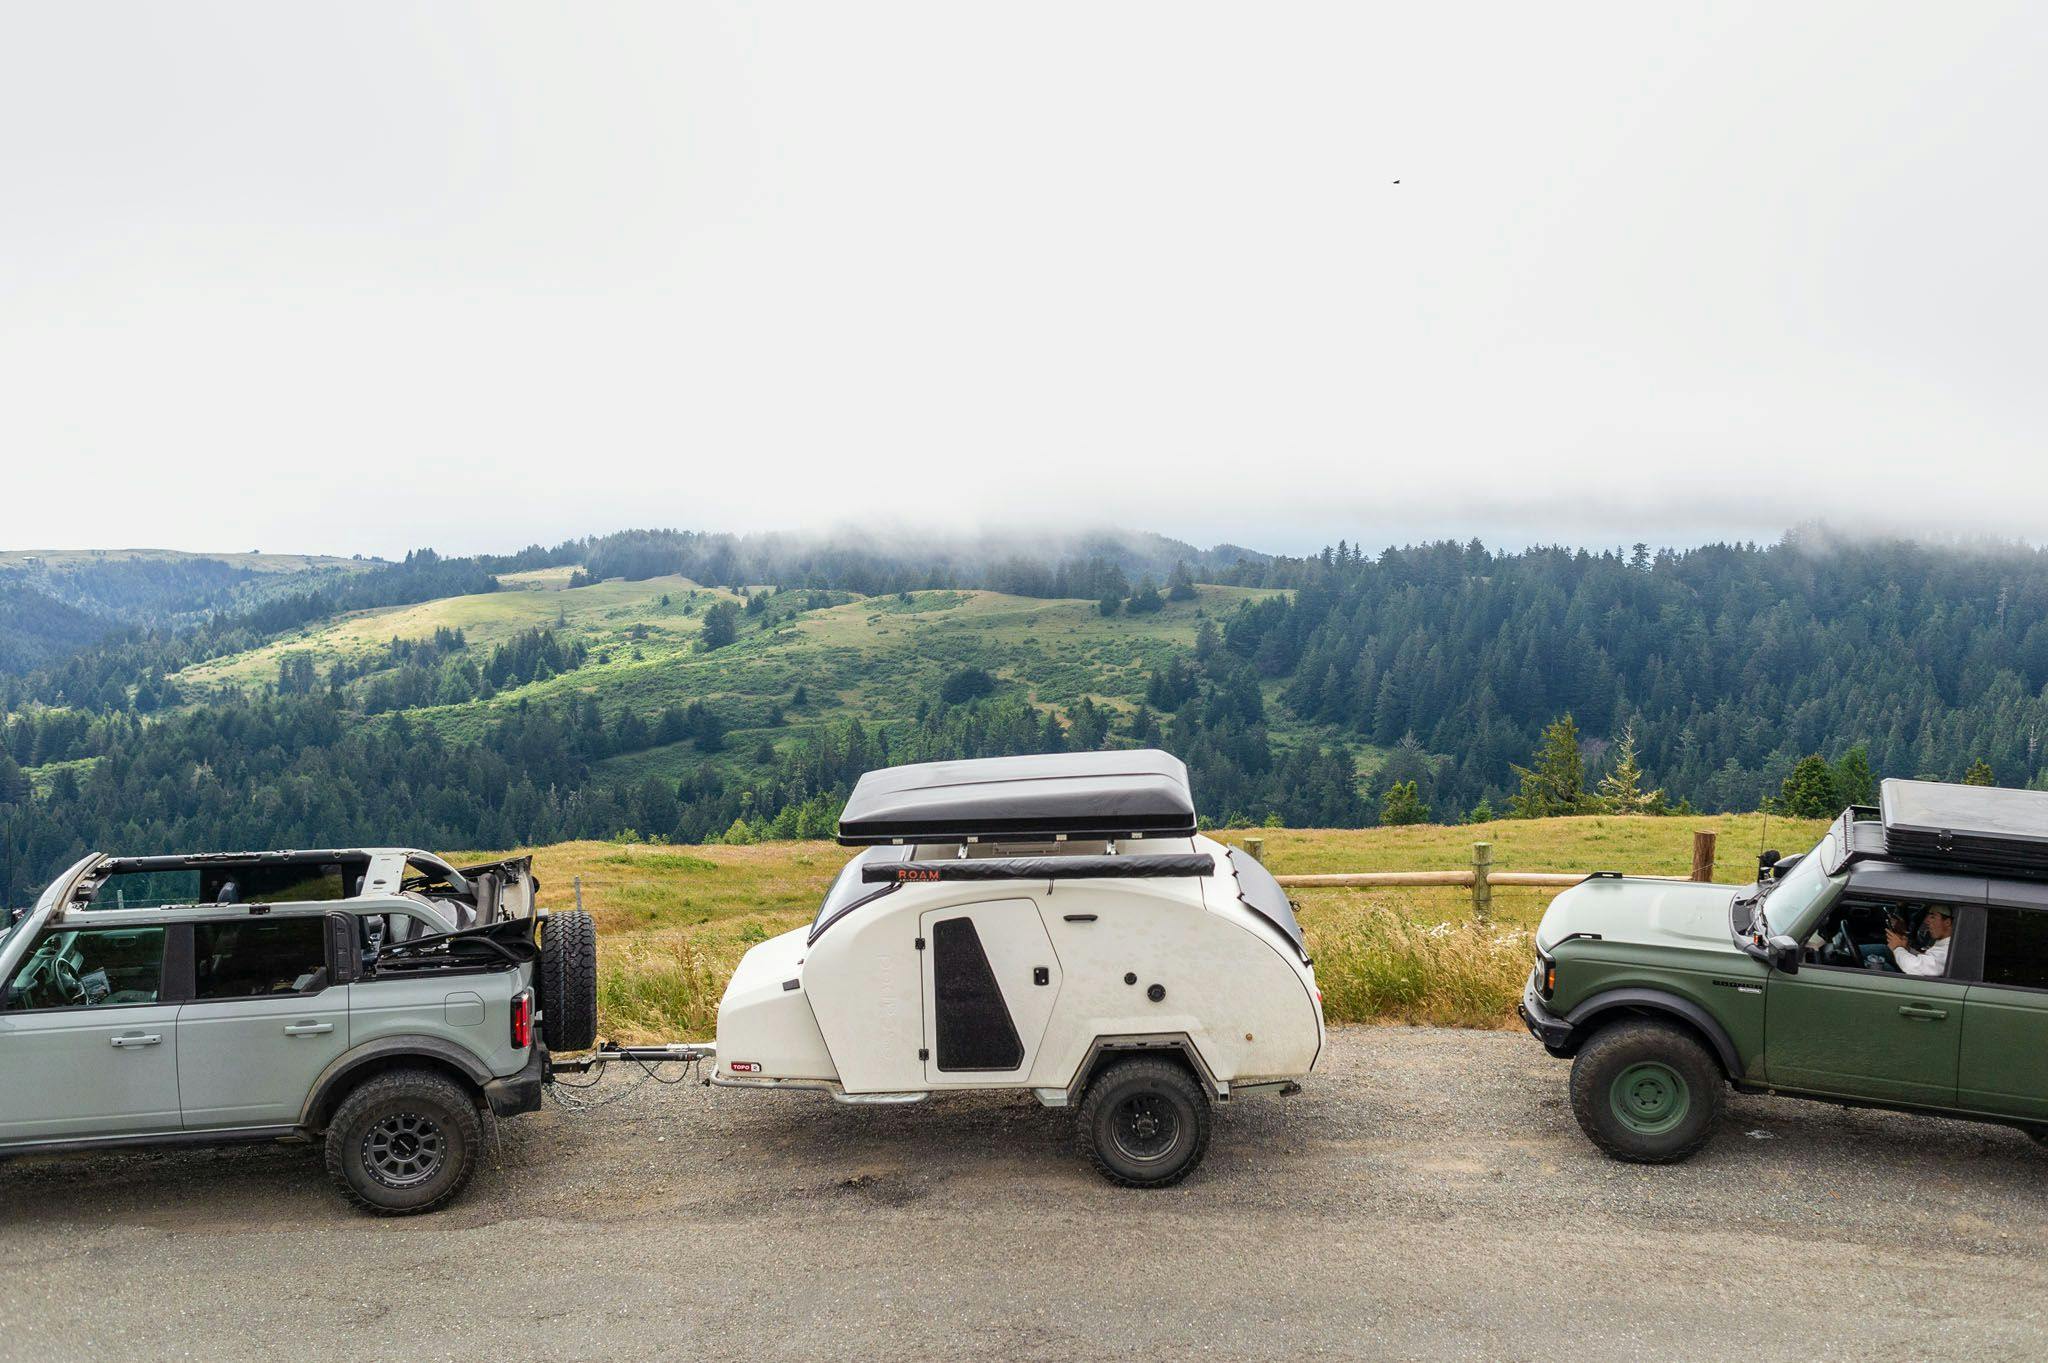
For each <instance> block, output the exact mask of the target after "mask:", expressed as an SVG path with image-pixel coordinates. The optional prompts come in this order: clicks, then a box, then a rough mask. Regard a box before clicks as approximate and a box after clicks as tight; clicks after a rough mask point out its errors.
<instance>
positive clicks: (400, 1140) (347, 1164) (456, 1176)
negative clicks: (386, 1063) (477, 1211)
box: [326, 1070, 483, 1216]
mask: <svg viewBox="0 0 2048 1363" xmlns="http://www.w3.org/2000/svg"><path fill="white" fill-rule="evenodd" d="M482 1144H483V1123H482V1122H481V1121H480V1120H479V1119H478V1117H477V1110H476V1103H475V1102H474V1101H473V1100H472V1099H471V1097H470V1095H469V1094H467V1093H465V1092H463V1090H462V1089H461V1088H460V1087H458V1086H457V1085H456V1084H455V1082H454V1081H453V1080H451V1079H448V1078H446V1077H444V1076H442V1075H439V1074H433V1073H430V1072H428V1071H426V1070H394V1071H392V1072H390V1073H388V1074H380V1075H377V1076H376V1077H374V1078H372V1079H368V1080H365V1081H364V1082H363V1083H362V1085H361V1086H359V1087H358V1088H357V1089H356V1090H355V1092H353V1093H351V1094H349V1096H348V1097H347V1098H345V1099H343V1100H342V1104H341V1106H340V1107H339V1108H338V1109H336V1110H335V1113H334V1120H333V1121H332V1122H330V1123H328V1126H327V1152H326V1153H327V1174H328V1177H330V1178H332V1179H333V1180H334V1186H335V1187H337V1188H339V1189H341V1191H342V1194H343V1195H344V1196H346V1197H347V1198H348V1200H349V1201H351V1202H353V1203H355V1204H356V1205H357V1206H358V1207H361V1208H363V1209H365V1210H367V1211H372V1212H376V1213H378V1214H379V1215H382V1216H413V1215H417V1214H418V1213H420V1212H430V1211H433V1210H435V1209H436V1208H438V1207H441V1206H443V1205H445V1204H446V1203H447V1202H448V1201H449V1199H451V1198H453V1197H454V1196H455V1195H456V1194H457V1193H459V1192H461V1191H462V1189H463V1186H464V1185H465V1184H467V1183H468V1182H469V1176H470V1175H471V1174H473V1173H475V1172H476V1155H477V1149H478V1148H479V1147H480V1146H481V1145H482Z"/></svg>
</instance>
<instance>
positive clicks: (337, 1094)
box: [299, 1036, 494, 1131]
mask: <svg viewBox="0 0 2048 1363" xmlns="http://www.w3.org/2000/svg"><path fill="white" fill-rule="evenodd" d="M395 1069H420V1070H432V1071H434V1072H435V1073H438V1074H445V1075H447V1076H448V1077H449V1078H450V1079H453V1080H454V1081H455V1082H456V1083H457V1084H458V1085H460V1086H461V1088H462V1089H463V1091H464V1092H466V1093H468V1094H469V1096H470V1100H471V1101H472V1102H475V1103H478V1104H481V1103H482V1102H483V1099H484V1085H485V1084H487V1083H489V1082H490V1081H491V1079H492V1078H493V1077H494V1076H493V1075H492V1074H491V1071H490V1068H489V1067H488V1066H486V1065H485V1064H484V1063H483V1062H482V1061H481V1060H478V1059H477V1058H476V1057H475V1056H474V1055H471V1054H470V1053H469V1052H468V1051H466V1050H464V1049H463V1048H462V1047H460V1046H457V1045H456V1044H455V1043H454V1042H452V1041H444V1040H442V1039H441V1038H440V1037H435V1036H386V1037H378V1038H377V1039H376V1040H375V1041H367V1042H364V1043H363V1044H362V1045H360V1046H358V1047H356V1048H355V1049H354V1050H351V1051H347V1052H344V1053H343V1054H341V1055H338V1056H336V1057H335V1058H334V1060H333V1062H332V1063H330V1064H329V1065H328V1066H327V1068H326V1069H324V1070H322V1071H321V1072H320V1077H319V1078H318V1079H315V1080H314V1081H313V1087H312V1089H311V1090H310V1091H309V1092H308V1093H307V1095H306V1104H305V1106H304V1107H303V1108H301V1109H300V1111H299V1125H300V1127H302V1128H303V1129H305V1130H307V1131H322V1130H325V1129H326V1126H327V1123H328V1120H329V1119H330V1118H331V1117H333V1115H334V1110H335V1108H337V1107H339V1106H341V1101H342V1099H344V1098H346V1097H347V1096H348V1094H349V1092H350V1090H352V1089H354V1088H355V1087H356V1086H357V1085H358V1084H360V1083H362V1082H363V1081H364V1080H365V1079H368V1078H370V1077H371V1076H373V1075H377V1074H382V1073H383V1072H385V1071H386V1070H395Z"/></svg>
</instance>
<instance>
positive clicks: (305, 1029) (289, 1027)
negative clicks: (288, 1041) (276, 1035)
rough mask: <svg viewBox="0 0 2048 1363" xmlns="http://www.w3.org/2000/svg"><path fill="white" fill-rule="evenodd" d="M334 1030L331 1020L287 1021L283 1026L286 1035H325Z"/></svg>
mask: <svg viewBox="0 0 2048 1363" xmlns="http://www.w3.org/2000/svg"><path fill="white" fill-rule="evenodd" d="M333 1030H334V1024H333V1023H331V1022H288V1023H286V1024H285V1027H284V1034H285V1035H286V1036H326V1035H327V1034H328V1033H329V1032H331V1031H333Z"/></svg>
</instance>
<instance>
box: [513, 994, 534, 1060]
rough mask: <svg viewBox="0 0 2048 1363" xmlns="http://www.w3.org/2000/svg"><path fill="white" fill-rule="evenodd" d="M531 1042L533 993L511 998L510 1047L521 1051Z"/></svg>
mask: <svg viewBox="0 0 2048 1363" xmlns="http://www.w3.org/2000/svg"><path fill="white" fill-rule="evenodd" d="M532 1044H533V995H531V994H521V995H520V996H519V997H518V998H516V999H514V1000H512V1049H513V1050H515V1051H523V1050H525V1049H526V1048H527V1047H528V1046H531V1045H532Z"/></svg>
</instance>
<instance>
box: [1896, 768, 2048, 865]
mask: <svg viewBox="0 0 2048 1363" xmlns="http://www.w3.org/2000/svg"><path fill="white" fill-rule="evenodd" d="M1878 800H1879V813H1880V816H1881V817H1882V819H1883V822H1884V846H1885V852H1886V853H1887V854H1888V855H1890V856H1892V857H1895V858H1897V859H1898V860H1900V861H1908V862H1919V863H1921V864H1924V865H1940V866H1944V867H1950V868H1954V869H1958V870H1963V869H1967V870H1975V871H1980V872H1990V873H1993V874H2002V875H2021V876H2048V791H2038V790H2007V789H2003V788H2001V787H1997V786H1958V785H1948V784H1946V783H1943V782H1939V781H1902V780H1897V779H1893V780H1889V781H1886V782H1885V783H1884V786H1883V789H1882V793H1881V794H1880V795H1879V797H1878Z"/></svg>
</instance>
